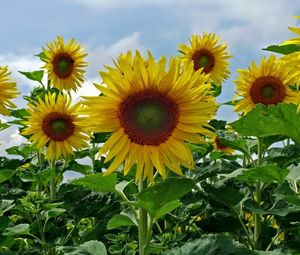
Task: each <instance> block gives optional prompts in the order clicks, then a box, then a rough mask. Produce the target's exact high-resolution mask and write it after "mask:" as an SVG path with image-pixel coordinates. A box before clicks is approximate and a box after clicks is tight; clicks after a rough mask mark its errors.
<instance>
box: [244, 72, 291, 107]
mask: <svg viewBox="0 0 300 255" xmlns="http://www.w3.org/2000/svg"><path fill="white" fill-rule="evenodd" d="M285 96H286V93H285V87H284V85H283V83H282V82H281V81H280V80H279V79H277V78H275V77H273V76H264V77H259V78H257V79H256V80H255V81H254V82H253V84H252V85H251V89H250V97H251V99H252V101H253V102H254V103H255V104H258V103H261V104H264V105H270V104H278V103H280V102H282V101H283V100H284V98H285Z"/></svg>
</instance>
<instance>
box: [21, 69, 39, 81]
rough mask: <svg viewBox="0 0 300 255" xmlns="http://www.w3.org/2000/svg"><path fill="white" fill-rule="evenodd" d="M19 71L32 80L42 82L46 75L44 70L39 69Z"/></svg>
mask: <svg viewBox="0 0 300 255" xmlns="http://www.w3.org/2000/svg"><path fill="white" fill-rule="evenodd" d="M19 73H21V74H23V75H24V76H26V77H27V78H28V79H30V80H33V81H37V82H39V83H41V84H42V79H43V76H44V71H43V70H38V71H33V72H21V71H19Z"/></svg>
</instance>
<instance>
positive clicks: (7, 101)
mask: <svg viewBox="0 0 300 255" xmlns="http://www.w3.org/2000/svg"><path fill="white" fill-rule="evenodd" d="M10 74H11V73H10V72H9V71H8V68H7V67H0V90H1V93H0V113H1V114H3V115H9V110H8V108H15V107H16V105H15V104H13V103H12V102H11V99H13V98H16V97H17V96H18V94H19V92H18V90H17V84H16V82H14V81H12V80H11V79H10V78H9V75H10Z"/></svg>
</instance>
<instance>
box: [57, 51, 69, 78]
mask: <svg viewBox="0 0 300 255" xmlns="http://www.w3.org/2000/svg"><path fill="white" fill-rule="evenodd" d="M52 64H53V71H54V73H55V74H56V75H57V77H58V78H60V79H66V78H68V77H70V75H71V74H72V72H73V68H74V59H73V58H71V56H70V55H69V54H68V53H60V54H58V55H56V56H55V57H54V58H53V61H52Z"/></svg>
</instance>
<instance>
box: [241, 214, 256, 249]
mask: <svg viewBox="0 0 300 255" xmlns="http://www.w3.org/2000/svg"><path fill="white" fill-rule="evenodd" d="M237 218H238V220H239V222H240V223H241V226H242V228H243V230H244V232H245V234H246V236H247V240H248V242H249V244H250V246H251V248H252V249H253V250H254V249H255V245H254V243H253V242H252V239H251V237H250V235H249V231H248V229H247V228H246V226H245V224H244V222H243V221H242V219H241V217H240V215H237Z"/></svg>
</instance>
